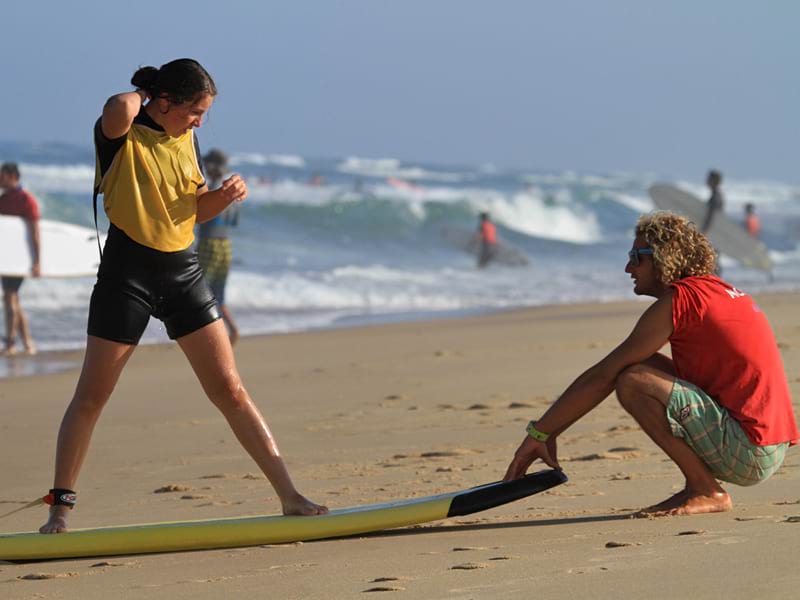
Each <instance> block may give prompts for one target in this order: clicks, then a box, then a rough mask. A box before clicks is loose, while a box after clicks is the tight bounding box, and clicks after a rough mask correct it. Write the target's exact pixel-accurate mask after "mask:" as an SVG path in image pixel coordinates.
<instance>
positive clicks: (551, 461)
mask: <svg viewBox="0 0 800 600" xmlns="http://www.w3.org/2000/svg"><path fill="white" fill-rule="evenodd" d="M536 459H541V460H542V462H544V463H545V464H546V465H547V466H549V467H552V468H553V469H558V470H559V471H560V470H561V465H559V464H558V452H557V447H556V438H555V437H551V438H550V439H549V440H547V443H542V442H539V441H537V440H535V439H533V438H532V437H531V436H529V435H526V436H525V439H524V440H522V443H521V444H520V445H519V448H517V451H516V452H515V453H514V459H513V460H512V461H511V464H510V465H508V469H507V470H506V474H505V477H503V481H511V480H513V479H519V478H520V477H523V476H524V475H525V473H526V472H527V471H528V467H530V466H531V463H533V461H535V460H536Z"/></svg>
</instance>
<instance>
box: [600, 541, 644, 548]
mask: <svg viewBox="0 0 800 600" xmlns="http://www.w3.org/2000/svg"><path fill="white" fill-rule="evenodd" d="M641 545H642V544H641V543H639V542H606V548H626V547H628V546H641Z"/></svg>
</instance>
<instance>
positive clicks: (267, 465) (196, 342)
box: [178, 319, 328, 515]
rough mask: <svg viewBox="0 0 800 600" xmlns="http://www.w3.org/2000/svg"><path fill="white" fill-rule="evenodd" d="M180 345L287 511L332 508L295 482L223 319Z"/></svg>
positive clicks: (309, 512)
mask: <svg viewBox="0 0 800 600" xmlns="http://www.w3.org/2000/svg"><path fill="white" fill-rule="evenodd" d="M178 344H180V347H181V349H182V350H183V352H184V354H186V357H187V358H188V359H189V363H190V364H191V365H192V369H194V372H195V374H196V375H197V378H198V379H199V380H200V384H201V385H202V386H203V390H205V392H206V395H207V396H208V397H209V399H210V400H211V402H213V403H214V405H215V406H216V407H217V408H218V409H219V410H220V411H221V412H222V414H223V415H224V417H225V419H226V420H227V421H228V424H229V425H230V427H231V429H232V430H233V432H234V434H235V435H236V437H237V439H238V440H239V443H241V444H242V447H244V449H245V450H246V451H247V452H248V454H250V456H251V457H253V460H255V461H256V464H258V466H259V468H260V469H261V471H262V472H263V473H264V475H266V476H267V479H269V481H270V483H271V484H272V486H273V487H274V488H275V491H276V492H277V494H278V497H279V498H280V501H281V505H282V508H283V513H284V514H287V515H319V514H325V513H327V512H328V509H327V508H326V507H325V506H321V505H319V504H315V503H314V502H311V501H310V500H308V499H307V498H305V497H304V496H302V495H301V494H300V493H299V492H298V491H297V489H296V488H295V487H294V484H293V483H292V479H291V477H290V476H289V472H288V471H287V469H286V465H285V464H284V462H283V459H282V458H281V455H280V451H279V450H278V444H277V443H276V442H275V438H273V437H272V432H271V431H270V430H269V426H268V425H267V422H266V420H265V419H264V417H263V416H262V414H261V412H260V411H259V410H258V407H257V406H256V405H255V404H254V403H253V401H252V399H251V398H250V395H249V394H248V393H247V390H246V389H245V388H244V385H243V384H242V381H241V379H240V377H239V373H238V371H237V369H236V364H235V362H234V358H233V350H232V349H231V343H230V340H229V338H228V334H227V332H226V330H225V324H224V323H223V321H222V320H221V319H220V320H217V321H214V322H213V323H210V324H209V325H206V326H205V327H203V328H202V329H199V330H197V331H195V332H193V333H190V334H189V335H186V336H184V337H182V338H180V339H178Z"/></svg>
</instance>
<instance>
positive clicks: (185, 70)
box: [131, 58, 217, 104]
mask: <svg viewBox="0 0 800 600" xmlns="http://www.w3.org/2000/svg"><path fill="white" fill-rule="evenodd" d="M131 84H132V85H133V86H134V87H135V88H137V89H140V90H144V91H146V92H147V93H148V94H149V95H150V97H152V98H166V99H167V100H169V101H170V102H172V103H174V104H183V103H185V102H194V101H195V100H197V99H198V98H200V96H204V95H206V94H208V95H209V96H216V95H217V86H216V85H215V84H214V80H213V79H211V75H209V74H208V71H206V70H205V69H204V68H203V66H202V65H201V64H200V63H199V62H197V61H196V60H194V59H191V58H178V59H176V60H173V61H171V62H168V63H167V64H164V65H161V68H160V69H156V68H155V67H140V68H139V70H137V71H136V73H134V74H133V77H131Z"/></svg>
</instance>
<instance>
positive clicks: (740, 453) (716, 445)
mask: <svg viewBox="0 0 800 600" xmlns="http://www.w3.org/2000/svg"><path fill="white" fill-rule="evenodd" d="M667 420H668V421H669V425H670V428H671V429H672V435H674V436H675V437H679V438H683V440H684V441H685V442H686V443H687V444H689V447H691V448H692V450H694V451H695V452H696V453H697V455H698V456H699V457H700V458H701V459H702V460H703V461H704V462H705V463H706V465H707V466H708V468H709V470H710V471H711V472H712V473H713V474H714V477H716V478H717V479H720V480H722V481H728V482H730V483H735V484H736V485H742V486H748V485H755V484H756V483H758V482H760V481H764V480H765V479H767V478H768V477H769V476H770V475H772V474H773V473H774V472H775V471H777V470H778V469H779V468H780V466H781V464H782V463H783V458H784V456H786V449H787V448H788V447H789V442H783V443H781V444H773V445H772V446H756V445H755V444H753V442H751V441H750V439H749V438H748V437H747V434H746V433H745V432H744V431H743V430H742V427H741V425H739V423H738V422H737V421H736V419H734V418H733V417H731V416H730V415H729V414H728V411H727V410H725V409H724V408H723V407H721V406H720V405H719V404H717V403H716V402H715V401H714V400H713V399H712V398H711V396H709V395H708V394H706V393H705V392H704V391H703V390H701V389H700V388H698V387H697V386H696V385H693V384H691V383H689V382H688V381H683V380H681V379H676V380H675V383H674V384H673V386H672V394H671V395H670V400H669V404H668V405H667Z"/></svg>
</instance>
